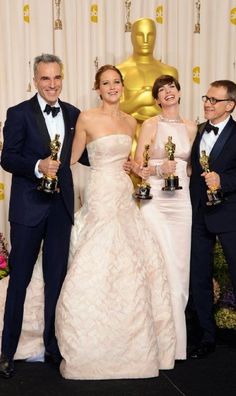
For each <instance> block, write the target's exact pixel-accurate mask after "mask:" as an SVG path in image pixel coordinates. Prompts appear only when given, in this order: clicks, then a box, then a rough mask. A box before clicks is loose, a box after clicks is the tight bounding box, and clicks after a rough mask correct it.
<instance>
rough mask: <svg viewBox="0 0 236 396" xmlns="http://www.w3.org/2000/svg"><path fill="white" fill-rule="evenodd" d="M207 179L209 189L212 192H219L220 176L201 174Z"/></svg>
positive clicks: (207, 173)
mask: <svg viewBox="0 0 236 396" xmlns="http://www.w3.org/2000/svg"><path fill="white" fill-rule="evenodd" d="M201 176H203V177H204V178H205V182H206V185H207V187H208V188H209V189H210V190H212V191H215V190H218V189H219V188H220V176H219V175H218V173H216V172H203V173H202V174H201Z"/></svg>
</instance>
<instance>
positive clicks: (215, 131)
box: [205, 122, 219, 135]
mask: <svg viewBox="0 0 236 396" xmlns="http://www.w3.org/2000/svg"><path fill="white" fill-rule="evenodd" d="M205 131H206V132H207V133H210V132H211V131H213V132H214V134H215V135H217V134H218V131H219V128H218V127H216V126H214V125H211V124H210V123H209V122H207V123H206V125H205Z"/></svg>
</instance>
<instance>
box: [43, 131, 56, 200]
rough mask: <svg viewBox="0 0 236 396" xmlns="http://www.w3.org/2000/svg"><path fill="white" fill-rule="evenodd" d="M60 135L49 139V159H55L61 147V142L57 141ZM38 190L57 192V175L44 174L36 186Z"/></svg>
mask: <svg viewBox="0 0 236 396" xmlns="http://www.w3.org/2000/svg"><path fill="white" fill-rule="evenodd" d="M59 137H60V135H57V134H56V135H55V138H54V139H53V140H51V143H50V149H51V159H52V160H54V161H57V156H58V152H59V150H60V147H61V142H60V141H59ZM38 190H40V191H44V192H46V193H50V194H53V193H54V192H58V177H57V176H56V175H55V176H50V175H44V176H43V177H42V179H41V183H40V185H39V186H38Z"/></svg>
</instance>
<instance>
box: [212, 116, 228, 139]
mask: <svg viewBox="0 0 236 396" xmlns="http://www.w3.org/2000/svg"><path fill="white" fill-rule="evenodd" d="M229 119H230V115H229V116H228V117H227V118H226V119H225V120H224V121H221V122H219V123H218V124H212V122H210V124H211V125H214V126H215V127H218V128H219V132H218V134H219V133H221V131H223V129H224V127H225V125H226V124H227V122H228V121H229Z"/></svg>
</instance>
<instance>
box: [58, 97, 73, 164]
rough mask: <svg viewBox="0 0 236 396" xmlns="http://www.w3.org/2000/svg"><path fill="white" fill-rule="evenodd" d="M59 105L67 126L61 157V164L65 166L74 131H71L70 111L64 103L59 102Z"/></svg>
mask: <svg viewBox="0 0 236 396" xmlns="http://www.w3.org/2000/svg"><path fill="white" fill-rule="evenodd" d="M59 104H60V106H61V109H62V114H63V119H64V125H65V136H64V141H63V145H62V149H61V155H60V161H61V164H62V165H63V163H64V161H65V158H66V155H67V151H68V149H69V147H70V141H71V139H70V133H73V131H71V130H70V119H69V114H68V110H67V108H66V107H65V105H64V104H63V102H62V101H60V100H59Z"/></svg>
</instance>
